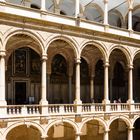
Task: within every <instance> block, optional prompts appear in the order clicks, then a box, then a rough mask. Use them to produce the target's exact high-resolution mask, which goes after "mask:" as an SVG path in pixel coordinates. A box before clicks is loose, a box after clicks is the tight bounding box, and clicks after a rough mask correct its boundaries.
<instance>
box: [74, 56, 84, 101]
mask: <svg viewBox="0 0 140 140" xmlns="http://www.w3.org/2000/svg"><path fill="white" fill-rule="evenodd" d="M80 63H81V61H80V58H79V59H77V60H76V76H75V84H76V85H75V101H74V102H75V104H81V103H82V101H81V99H80Z"/></svg>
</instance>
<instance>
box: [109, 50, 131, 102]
mask: <svg viewBox="0 0 140 140" xmlns="http://www.w3.org/2000/svg"><path fill="white" fill-rule="evenodd" d="M109 62H110V68H109V72H110V76H109V87H110V90H109V96H110V101H111V102H124V103H125V102H126V101H127V99H128V67H127V60H126V56H125V55H124V54H123V52H122V51H121V50H119V49H115V50H113V51H112V53H111V55H110V58H109Z"/></svg>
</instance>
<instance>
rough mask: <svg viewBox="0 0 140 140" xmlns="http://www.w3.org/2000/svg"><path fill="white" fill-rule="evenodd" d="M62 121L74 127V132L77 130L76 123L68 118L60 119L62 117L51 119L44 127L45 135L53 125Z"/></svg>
mask: <svg viewBox="0 0 140 140" xmlns="http://www.w3.org/2000/svg"><path fill="white" fill-rule="evenodd" d="M62 122H65V123H68V124H70V125H71V126H72V127H73V128H74V130H75V133H76V134H77V133H78V132H79V128H78V125H77V124H76V123H75V122H73V121H72V120H69V119H63V120H62V119H59V120H54V121H52V122H51V123H50V124H48V126H47V127H46V128H45V132H46V135H47V133H48V131H49V129H50V128H51V127H52V126H53V125H55V124H59V123H62Z"/></svg>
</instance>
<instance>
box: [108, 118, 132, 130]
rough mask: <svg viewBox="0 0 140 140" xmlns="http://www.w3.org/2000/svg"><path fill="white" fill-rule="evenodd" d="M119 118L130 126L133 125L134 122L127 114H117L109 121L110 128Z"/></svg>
mask: <svg viewBox="0 0 140 140" xmlns="http://www.w3.org/2000/svg"><path fill="white" fill-rule="evenodd" d="M117 119H122V120H123V121H124V122H125V123H126V125H127V126H128V127H131V126H132V122H131V121H130V120H129V118H127V117H126V116H115V117H113V118H112V119H111V120H110V121H109V123H108V127H109V128H110V125H111V124H112V122H113V121H115V120H117Z"/></svg>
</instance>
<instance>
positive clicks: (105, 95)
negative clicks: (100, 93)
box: [103, 62, 110, 104]
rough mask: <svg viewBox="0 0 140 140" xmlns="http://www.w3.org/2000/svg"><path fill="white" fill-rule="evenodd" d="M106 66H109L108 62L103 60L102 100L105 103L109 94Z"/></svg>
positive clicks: (107, 101)
mask: <svg viewBox="0 0 140 140" xmlns="http://www.w3.org/2000/svg"><path fill="white" fill-rule="evenodd" d="M108 67H109V63H108V62H105V64H104V101H103V103H105V104H107V103H110V101H109V94H108V93H109V90H108V88H109V86H108V85H109V84H108V83H109V82H108Z"/></svg>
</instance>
